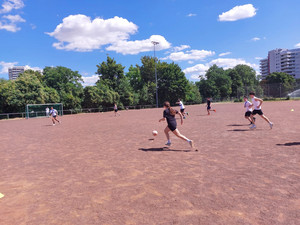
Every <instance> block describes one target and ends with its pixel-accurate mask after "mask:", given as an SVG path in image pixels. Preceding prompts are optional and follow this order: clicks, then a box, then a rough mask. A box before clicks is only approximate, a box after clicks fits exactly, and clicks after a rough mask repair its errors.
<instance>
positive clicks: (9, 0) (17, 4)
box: [0, 0, 24, 13]
mask: <svg viewBox="0 0 300 225" xmlns="http://www.w3.org/2000/svg"><path fill="white" fill-rule="evenodd" d="M1 6H2V9H0V13H9V12H10V11H12V10H13V9H21V8H23V7H24V2H23V1H22V0H4V1H3V3H2V5H1Z"/></svg>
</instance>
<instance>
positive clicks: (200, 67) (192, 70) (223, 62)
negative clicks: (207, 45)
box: [183, 58, 259, 79]
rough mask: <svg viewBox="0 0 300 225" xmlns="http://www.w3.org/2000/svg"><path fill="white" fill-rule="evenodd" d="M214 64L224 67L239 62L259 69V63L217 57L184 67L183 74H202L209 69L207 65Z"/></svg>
mask: <svg viewBox="0 0 300 225" xmlns="http://www.w3.org/2000/svg"><path fill="white" fill-rule="evenodd" d="M214 64H216V65H217V66H219V67H223V68H224V69H229V68H233V67H235V66H236V65H239V64H243V65H248V66H251V67H252V68H254V69H255V70H258V69H259V65H256V64H251V63H248V62H246V61H245V60H244V59H235V58H218V59H214V60H212V61H210V62H209V63H206V64H197V65H195V66H193V67H189V68H186V69H185V70H183V72H184V73H185V74H190V75H191V78H193V77H199V76H203V75H204V74H205V73H206V71H207V70H208V69H209V67H211V66H212V65H214ZM197 79H198V78H197Z"/></svg>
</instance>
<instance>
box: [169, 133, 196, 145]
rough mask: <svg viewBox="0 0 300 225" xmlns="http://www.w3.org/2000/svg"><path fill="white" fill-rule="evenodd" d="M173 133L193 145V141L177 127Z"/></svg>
mask: <svg viewBox="0 0 300 225" xmlns="http://www.w3.org/2000/svg"><path fill="white" fill-rule="evenodd" d="M173 134H175V135H176V136H177V137H179V138H180V139H182V140H184V141H187V142H188V143H189V144H190V145H191V147H194V142H193V141H192V140H190V139H188V138H187V137H186V136H184V135H182V134H181V133H180V132H179V130H178V129H176V130H174V131H173Z"/></svg>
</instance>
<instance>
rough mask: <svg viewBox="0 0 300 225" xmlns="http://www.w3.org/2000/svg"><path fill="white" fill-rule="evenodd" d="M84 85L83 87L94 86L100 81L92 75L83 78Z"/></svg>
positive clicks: (96, 76)
mask: <svg viewBox="0 0 300 225" xmlns="http://www.w3.org/2000/svg"><path fill="white" fill-rule="evenodd" d="M82 79H83V81H84V83H83V84H82V85H83V86H93V85H95V83H96V82H97V81H98V80H99V76H98V75H92V76H89V77H88V76H85V77H84V76H83V77H82Z"/></svg>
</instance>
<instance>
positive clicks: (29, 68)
mask: <svg viewBox="0 0 300 225" xmlns="http://www.w3.org/2000/svg"><path fill="white" fill-rule="evenodd" d="M24 69H25V70H33V71H39V72H43V69H42V68H40V67H37V66H36V67H31V66H29V65H26V66H24Z"/></svg>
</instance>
